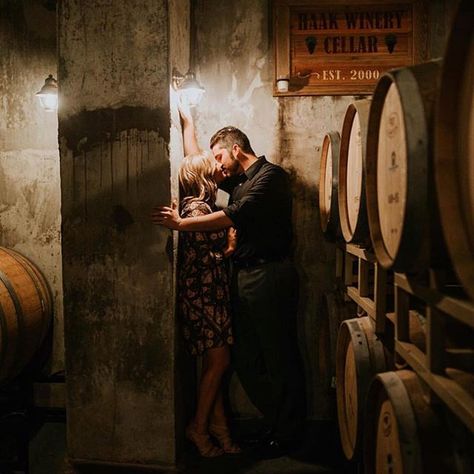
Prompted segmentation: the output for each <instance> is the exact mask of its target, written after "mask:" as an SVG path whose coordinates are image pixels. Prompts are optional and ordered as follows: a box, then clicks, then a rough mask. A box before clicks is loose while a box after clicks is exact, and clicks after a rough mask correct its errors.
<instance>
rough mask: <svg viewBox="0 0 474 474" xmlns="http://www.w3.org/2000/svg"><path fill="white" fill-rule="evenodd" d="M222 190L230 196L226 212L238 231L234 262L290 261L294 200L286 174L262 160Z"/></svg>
mask: <svg viewBox="0 0 474 474" xmlns="http://www.w3.org/2000/svg"><path fill="white" fill-rule="evenodd" d="M223 184H224V183H223ZM226 185H227V186H226ZM229 185H230V186H231V188H229ZM222 189H224V190H225V191H227V192H229V193H230V194H231V198H230V204H229V206H228V207H226V208H225V209H223V211H224V213H225V214H226V215H227V216H228V217H229V218H230V219H231V220H232V222H233V223H234V225H235V227H236V229H237V249H236V251H235V253H234V254H233V260H234V262H236V263H244V264H245V263H246V262H252V261H255V260H256V259H263V260H278V259H282V258H285V257H287V256H288V255H289V253H290V246H291V239H292V228H291V225H292V224H291V208H292V196H291V192H290V183H289V177H288V174H287V173H286V171H284V170H283V168H281V167H280V166H277V165H274V164H273V163H270V162H268V161H267V160H266V159H265V157H264V156H261V157H259V159H258V161H256V162H255V163H254V164H253V165H252V166H250V168H248V169H247V170H246V171H245V173H243V174H242V175H240V176H239V177H238V178H237V179H232V181H231V182H229V183H225V184H224V186H222Z"/></svg>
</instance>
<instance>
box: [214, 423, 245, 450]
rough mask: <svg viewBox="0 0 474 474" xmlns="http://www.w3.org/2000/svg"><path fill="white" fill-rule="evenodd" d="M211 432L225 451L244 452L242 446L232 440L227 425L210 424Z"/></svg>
mask: <svg viewBox="0 0 474 474" xmlns="http://www.w3.org/2000/svg"><path fill="white" fill-rule="evenodd" d="M209 433H210V434H211V436H213V437H214V438H216V440H217V442H218V443H219V446H220V447H221V448H222V449H223V450H224V453H227V454H239V453H241V452H242V450H241V449H240V446H239V445H238V444H236V443H235V442H234V441H233V440H232V438H231V436H230V431H229V428H228V427H227V425H215V424H213V423H211V424H210V425H209Z"/></svg>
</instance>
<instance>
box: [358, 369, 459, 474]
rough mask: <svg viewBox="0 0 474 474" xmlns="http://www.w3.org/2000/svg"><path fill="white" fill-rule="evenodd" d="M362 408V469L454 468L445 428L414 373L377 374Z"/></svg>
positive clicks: (415, 471)
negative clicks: (363, 425) (363, 412)
mask: <svg viewBox="0 0 474 474" xmlns="http://www.w3.org/2000/svg"><path fill="white" fill-rule="evenodd" d="M366 407H367V409H366V420H365V433H364V466H365V473H366V474H379V473H381V472H392V473H394V474H398V473H400V474H423V473H427V474H428V473H434V472H457V471H454V470H453V467H454V463H453V461H454V460H453V457H452V455H451V449H450V439H449V434H448V432H447V429H446V427H445V426H444V423H443V421H442V419H441V418H439V417H438V416H437V414H435V412H434V411H433V410H432V408H431V407H430V405H429V404H428V403H427V401H426V399H425V394H424V393H423V389H422V386H421V384H420V381H419V379H418V376H417V375H416V374H415V373H414V372H412V371H410V370H399V371H397V372H385V373H382V374H378V375H377V376H376V377H375V378H374V380H373V382H372V383H371V385H370V389H369V393H368V396H367V403H366Z"/></svg>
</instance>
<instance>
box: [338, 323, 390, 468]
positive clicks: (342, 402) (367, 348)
mask: <svg viewBox="0 0 474 474" xmlns="http://www.w3.org/2000/svg"><path fill="white" fill-rule="evenodd" d="M386 365H387V364H386V359H385V353H384V347H383V344H382V342H381V341H379V339H378V338H377V336H376V334H375V331H374V328H373V325H372V322H371V321H370V317H369V316H364V317H361V318H354V319H348V320H346V321H344V322H343V323H342V324H341V326H340V328H339V334H338V337H337V349H336V398H337V418H338V422H339V433H340V437H341V444H342V449H343V451H344V455H345V456H346V458H347V459H349V460H353V459H357V457H358V456H359V455H360V451H361V445H362V434H363V428H362V427H363V413H364V404H365V399H366V396H367V391H368V388H369V384H370V381H371V379H372V377H373V376H374V375H375V374H376V373H378V372H383V371H384V370H386V369H387V367H386Z"/></svg>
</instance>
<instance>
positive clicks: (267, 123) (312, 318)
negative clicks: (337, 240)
mask: <svg viewBox="0 0 474 474" xmlns="http://www.w3.org/2000/svg"><path fill="white" fill-rule="evenodd" d="M271 3H272V2H270V1H268V0H256V1H255V0H239V1H235V0H232V1H229V2H221V1H219V0H195V15H196V24H197V35H196V41H195V43H194V45H193V46H194V54H195V55H196V69H197V74H198V79H199V80H200V81H201V82H202V84H203V85H204V86H205V87H206V89H207V93H206V95H205V98H204V100H203V102H202V103H201V104H200V106H199V108H198V119H197V128H198V132H199V140H200V143H201V144H202V146H203V147H206V146H207V145H208V141H209V138H210V136H211V135H212V133H213V132H214V131H216V130H217V129H219V128H221V127H223V126H226V125H230V124H232V125H235V126H237V127H239V128H241V129H242V130H244V131H246V132H247V133H248V135H249V138H250V141H251V143H252V144H253V147H254V149H255V152H256V153H257V154H265V155H266V156H267V158H268V159H270V161H272V162H274V163H278V164H281V165H282V166H283V167H284V168H285V169H286V170H287V171H288V172H289V173H290V174H291V175H292V177H293V192H294V198H295V199H294V230H295V245H294V250H295V261H296V264H297V267H298V271H299V277H300V283H301V298H300V306H299V336H300V349H301V352H302V355H303V358H304V361H305V368H306V377H307V395H308V415H309V417H310V418H313V419H325V418H328V417H330V416H331V400H330V397H329V393H328V390H327V388H325V387H324V383H327V381H322V377H324V376H325V374H326V375H327V371H326V370H325V368H324V367H320V363H321V361H320V358H319V351H320V350H321V348H320V344H319V340H318V338H319V337H320V334H321V319H322V318H321V312H322V311H323V308H322V304H323V299H322V298H323V295H324V292H326V291H329V290H331V289H332V287H333V284H334V270H335V261H334V259H335V254H334V246H333V245H332V244H328V243H327V242H326V241H325V240H324V237H323V235H322V233H321V231H320V223H319V209H318V187H319V186H318V183H319V165H320V145H321V142H322V140H323V137H324V135H325V133H326V132H327V131H330V130H339V131H340V130H341V128H342V120H343V117H344V113H345V110H346V107H347V105H348V104H349V103H350V102H351V101H352V100H354V97H352V96H342V97H341V96H339V97H337V96H334V97H331V96H325V97H316V96H313V97H282V98H274V97H273V96H272V87H273V75H274V72H273V68H274V64H273V61H274V53H273V40H272V28H273V26H272V16H271ZM430 8H431V10H432V12H431V13H432V18H431V20H430V29H431V36H430V47H431V49H432V55H433V56H439V55H440V54H442V50H443V48H444V42H445V36H446V33H447V30H448V29H449V22H450V20H449V17H450V15H451V14H452V11H453V2H449V1H448V2H445V1H442V0H438V1H436V2H431V5H430ZM211 18H212V21H211V20H210V19H211ZM322 382H323V383H322ZM231 402H232V405H233V409H234V410H235V411H236V412H237V413H238V414H240V415H243V416H245V415H252V414H255V409H254V408H253V407H252V406H251V404H250V403H249V402H248V400H247V399H246V397H245V393H244V392H242V390H241V388H240V386H239V385H238V383H237V382H236V381H235V380H233V381H232V383H231Z"/></svg>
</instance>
